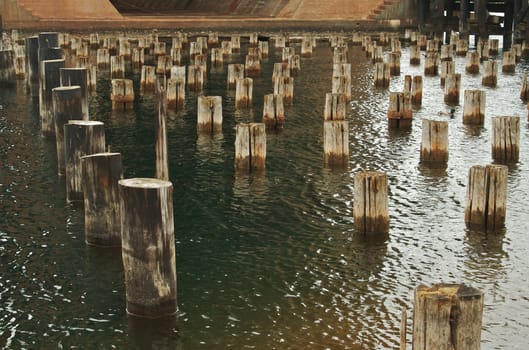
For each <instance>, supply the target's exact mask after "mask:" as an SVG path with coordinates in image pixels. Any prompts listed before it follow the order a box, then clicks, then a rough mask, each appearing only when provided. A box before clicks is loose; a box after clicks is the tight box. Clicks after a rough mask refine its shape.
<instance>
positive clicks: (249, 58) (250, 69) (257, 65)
mask: <svg viewBox="0 0 529 350" xmlns="http://www.w3.org/2000/svg"><path fill="white" fill-rule="evenodd" d="M244 69H245V74H246V75H248V76H256V75H258V74H259V72H260V71H261V59H260V58H259V55H255V54H253V55H250V54H248V55H246V60H245V64H244Z"/></svg>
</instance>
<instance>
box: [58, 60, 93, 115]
mask: <svg viewBox="0 0 529 350" xmlns="http://www.w3.org/2000/svg"><path fill="white" fill-rule="evenodd" d="M59 73H60V80H61V86H79V87H80V88H81V99H82V100H81V102H82V109H83V119H85V120H88V118H89V112H88V70H87V69H86V68H61V69H60V70H59Z"/></svg>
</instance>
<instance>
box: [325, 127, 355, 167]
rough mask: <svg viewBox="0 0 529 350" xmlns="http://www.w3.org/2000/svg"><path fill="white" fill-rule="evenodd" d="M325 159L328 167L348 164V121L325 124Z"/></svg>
mask: <svg viewBox="0 0 529 350" xmlns="http://www.w3.org/2000/svg"><path fill="white" fill-rule="evenodd" d="M323 159H324V162H325V164H327V165H338V166H346V165H347V164H348V162H349V123H348V122H347V121H346V120H329V121H324V122H323Z"/></svg>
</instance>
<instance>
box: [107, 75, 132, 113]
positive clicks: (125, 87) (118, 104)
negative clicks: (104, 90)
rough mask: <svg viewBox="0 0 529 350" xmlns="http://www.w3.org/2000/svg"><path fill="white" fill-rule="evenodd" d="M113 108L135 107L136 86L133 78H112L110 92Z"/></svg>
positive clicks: (125, 108)
mask: <svg viewBox="0 0 529 350" xmlns="http://www.w3.org/2000/svg"><path fill="white" fill-rule="evenodd" d="M110 100H111V101H112V109H115V110H128V109H132V108H133V107H134V88H133V82H132V80H131V79H112V92H111V94H110Z"/></svg>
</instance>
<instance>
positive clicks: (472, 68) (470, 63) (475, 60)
mask: <svg viewBox="0 0 529 350" xmlns="http://www.w3.org/2000/svg"><path fill="white" fill-rule="evenodd" d="M465 72H467V73H469V74H478V73H479V53H478V52H476V51H469V52H467V62H466V65H465Z"/></svg>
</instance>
